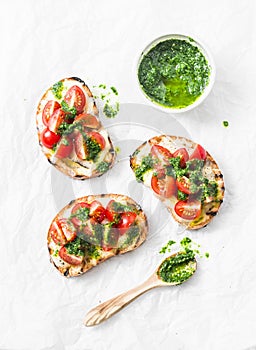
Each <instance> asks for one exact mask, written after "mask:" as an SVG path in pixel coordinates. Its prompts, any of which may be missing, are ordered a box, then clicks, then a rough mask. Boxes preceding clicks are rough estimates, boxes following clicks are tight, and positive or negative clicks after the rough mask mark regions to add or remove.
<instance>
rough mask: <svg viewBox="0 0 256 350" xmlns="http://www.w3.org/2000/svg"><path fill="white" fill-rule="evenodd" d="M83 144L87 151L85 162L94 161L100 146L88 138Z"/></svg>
mask: <svg viewBox="0 0 256 350" xmlns="http://www.w3.org/2000/svg"><path fill="white" fill-rule="evenodd" d="M85 143H86V148H87V151H88V156H87V160H95V158H96V157H97V155H98V154H99V153H100V151H101V148H100V145H99V144H98V142H97V141H95V140H93V139H92V138H91V137H88V138H87V139H86V140H85Z"/></svg>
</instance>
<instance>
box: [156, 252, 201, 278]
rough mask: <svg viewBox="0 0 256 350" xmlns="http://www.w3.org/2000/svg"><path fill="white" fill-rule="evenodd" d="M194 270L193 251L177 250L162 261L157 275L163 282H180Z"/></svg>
mask: <svg viewBox="0 0 256 350" xmlns="http://www.w3.org/2000/svg"><path fill="white" fill-rule="evenodd" d="M195 270H196V268H195V254H194V252H192V251H187V252H179V253H178V254H177V255H175V256H171V257H169V258H167V259H165V260H164V261H163V262H162V264H161V265H160V268H159V270H158V276H159V277H160V278H161V280H162V281H164V282H167V283H177V284H180V283H182V282H184V281H186V280H187V279H188V278H189V277H191V276H192V275H193V273H194V272H195Z"/></svg>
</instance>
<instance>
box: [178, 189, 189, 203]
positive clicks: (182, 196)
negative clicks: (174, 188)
mask: <svg viewBox="0 0 256 350" xmlns="http://www.w3.org/2000/svg"><path fill="white" fill-rule="evenodd" d="M177 198H178V200H179V201H185V200H186V199H187V198H188V195H187V194H186V193H184V192H182V191H180V190H178V193H177Z"/></svg>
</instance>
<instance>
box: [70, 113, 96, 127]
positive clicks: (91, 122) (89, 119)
mask: <svg viewBox="0 0 256 350" xmlns="http://www.w3.org/2000/svg"><path fill="white" fill-rule="evenodd" d="M75 122H79V123H80V124H82V125H83V126H84V127H85V128H90V129H97V128H98V127H99V125H100V122H99V120H98V119H97V118H96V117H95V116H94V115H92V114H87V113H82V114H79V115H77V116H76V117H75Z"/></svg>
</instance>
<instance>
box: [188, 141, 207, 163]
mask: <svg viewBox="0 0 256 350" xmlns="http://www.w3.org/2000/svg"><path fill="white" fill-rule="evenodd" d="M206 156H207V153H206V150H205V149H204V148H203V147H202V146H201V145H199V144H197V145H196V148H195V149H194V152H193V153H192V154H191V155H190V157H189V159H190V160H192V159H202V160H205V159H206Z"/></svg>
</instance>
